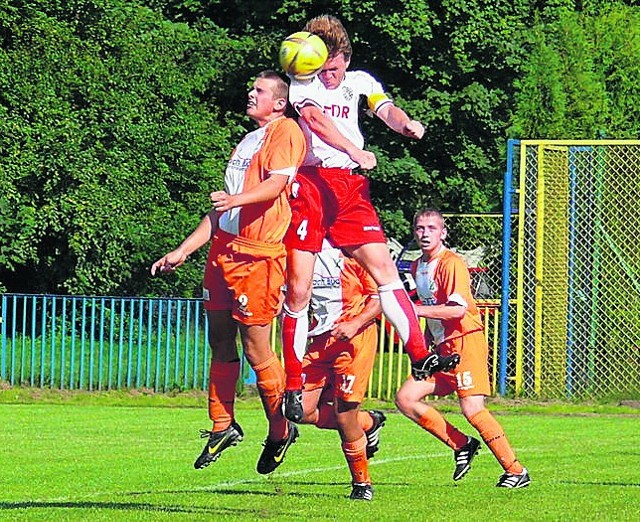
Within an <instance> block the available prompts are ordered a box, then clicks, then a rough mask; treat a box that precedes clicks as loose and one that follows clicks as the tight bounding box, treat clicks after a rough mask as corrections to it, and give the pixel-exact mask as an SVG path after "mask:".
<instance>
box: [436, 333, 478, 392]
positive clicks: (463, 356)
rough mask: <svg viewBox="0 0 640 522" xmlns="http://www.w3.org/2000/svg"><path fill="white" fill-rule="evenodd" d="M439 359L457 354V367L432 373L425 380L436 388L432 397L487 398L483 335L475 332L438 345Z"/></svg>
mask: <svg viewBox="0 0 640 522" xmlns="http://www.w3.org/2000/svg"><path fill="white" fill-rule="evenodd" d="M436 351H437V352H438V353H439V354H440V355H451V354H453V353H457V354H460V363H459V364H458V366H456V367H455V368H454V369H453V371H451V372H439V373H436V374H435V375H434V376H433V377H431V378H430V379H429V380H430V381H432V382H435V384H436V392H435V394H436V395H442V396H443V395H449V394H450V393H453V392H456V393H457V394H458V397H468V396H470V395H490V394H491V385H490V383H489V367H488V362H487V361H488V357H489V348H488V346H487V341H486V339H485V338H484V332H483V331H482V330H479V331H477V332H471V333H468V334H466V335H463V336H461V337H456V338H455V339H451V340H449V341H445V342H444V343H442V344H440V345H439V346H438V347H437V349H436Z"/></svg>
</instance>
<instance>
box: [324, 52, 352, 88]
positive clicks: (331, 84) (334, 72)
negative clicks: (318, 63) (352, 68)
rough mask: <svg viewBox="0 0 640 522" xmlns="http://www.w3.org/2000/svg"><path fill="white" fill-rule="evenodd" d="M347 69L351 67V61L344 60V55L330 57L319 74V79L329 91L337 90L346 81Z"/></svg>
mask: <svg viewBox="0 0 640 522" xmlns="http://www.w3.org/2000/svg"><path fill="white" fill-rule="evenodd" d="M347 67H349V60H345V59H344V54H342V53H339V54H337V55H335V56H330V57H329V58H328V59H327V61H326V62H325V63H324V67H322V70H321V71H320V72H319V73H318V79H319V80H320V81H321V82H322V85H324V86H325V87H326V88H327V89H337V88H338V86H339V85H340V84H341V83H342V80H344V75H345V73H346V72H347Z"/></svg>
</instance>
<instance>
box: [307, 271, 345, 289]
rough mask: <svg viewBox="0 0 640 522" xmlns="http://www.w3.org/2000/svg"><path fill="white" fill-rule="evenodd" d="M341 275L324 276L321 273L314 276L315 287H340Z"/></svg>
mask: <svg viewBox="0 0 640 522" xmlns="http://www.w3.org/2000/svg"><path fill="white" fill-rule="evenodd" d="M339 287H340V276H338V277H324V276H321V275H319V274H314V276H313V288H339Z"/></svg>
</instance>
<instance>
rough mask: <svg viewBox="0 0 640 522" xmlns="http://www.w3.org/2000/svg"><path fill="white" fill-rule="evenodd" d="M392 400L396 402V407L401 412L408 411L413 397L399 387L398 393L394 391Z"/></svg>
mask: <svg viewBox="0 0 640 522" xmlns="http://www.w3.org/2000/svg"><path fill="white" fill-rule="evenodd" d="M394 402H395V404H396V408H398V409H399V410H400V411H401V412H402V413H405V412H407V411H409V409H410V407H411V404H412V403H413V399H412V398H411V396H410V395H409V394H408V393H406V392H405V391H404V390H402V389H400V390H398V393H396V397H395V400H394Z"/></svg>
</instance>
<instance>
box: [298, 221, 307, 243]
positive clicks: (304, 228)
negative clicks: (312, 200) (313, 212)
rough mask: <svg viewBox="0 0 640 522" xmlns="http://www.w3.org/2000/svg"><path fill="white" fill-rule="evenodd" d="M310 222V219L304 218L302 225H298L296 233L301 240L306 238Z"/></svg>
mask: <svg viewBox="0 0 640 522" xmlns="http://www.w3.org/2000/svg"><path fill="white" fill-rule="evenodd" d="M308 223H309V220H308V219H303V220H302V223H300V226H299V227H298V230H296V234H298V237H299V238H300V241H304V238H306V237H307V224H308Z"/></svg>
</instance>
